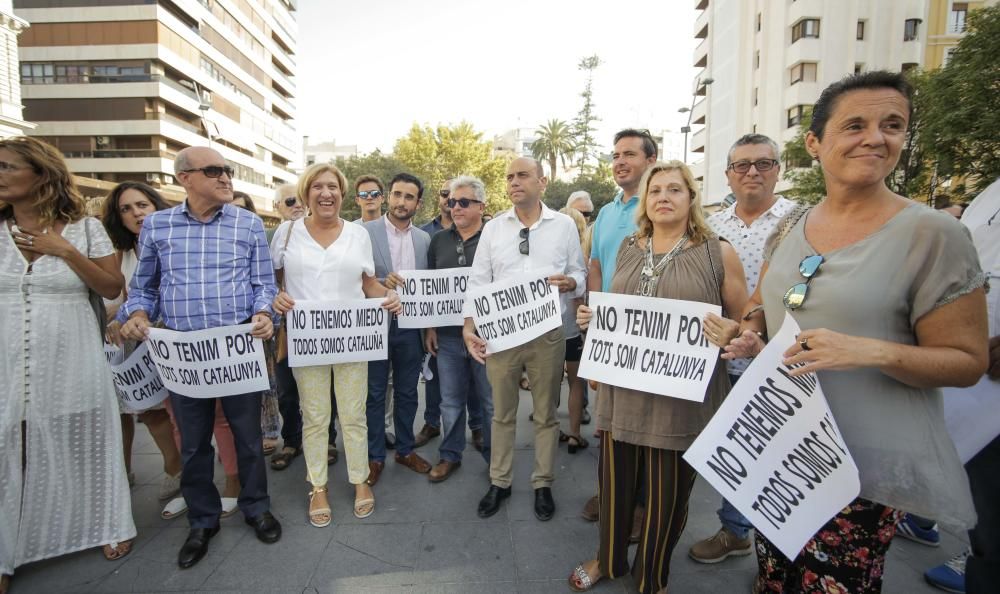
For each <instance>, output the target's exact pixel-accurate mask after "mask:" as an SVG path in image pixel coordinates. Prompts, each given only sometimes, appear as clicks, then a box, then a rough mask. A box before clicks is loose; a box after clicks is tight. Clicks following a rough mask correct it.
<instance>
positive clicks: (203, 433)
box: [118, 147, 281, 569]
mask: <svg viewBox="0 0 1000 594" xmlns="http://www.w3.org/2000/svg"><path fill="white" fill-rule="evenodd" d="M174 172H175V177H176V178H177V180H178V182H179V183H180V184H181V185H182V186H183V187H184V189H185V190H186V191H187V199H186V200H185V201H184V202H183V203H182V204H180V205H178V206H175V207H174V208H170V209H167V210H162V211H159V212H156V213H153V214H151V215H149V216H148V217H146V219H145V221H143V227H142V232H141V233H140V235H139V248H138V256H139V263H138V267H137V268H136V271H135V275H134V276H133V277H132V282H131V284H130V286H129V291H128V300H127V302H126V303H125V304H124V305H123V306H122V307H121V310H120V312H119V314H118V315H119V319H120V320H121V321H125V320H126V319H127V321H126V322H125V324H124V326H122V335H123V336H125V337H126V338H129V339H133V340H144V339H145V338H146V334H147V331H148V328H149V325H150V319H157V318H158V317H159V318H160V319H162V320H163V323H164V324H165V325H166V327H167V328H170V329H172V330H179V331H182V332H186V331H192V330H203V329H205V328H215V327H219V326H232V325H236V324H243V323H246V322H248V321H252V322H253V330H252V331H251V334H252V335H253V336H256V337H258V338H261V339H268V338H270V337H271V333H272V330H273V328H272V325H271V302H272V300H273V299H274V297H275V293H276V289H275V284H274V268H273V267H272V265H271V254H270V252H269V251H268V247H267V238H266V236H265V234H264V225H263V223H262V222H261V220H260V218H259V217H258V216H257V215H255V214H253V213H251V212H249V211H246V210H243V209H240V208H236V207H235V206H232V205H231V204H229V203H230V202H232V200H233V187H232V174H233V170H232V168H230V167H229V166H228V165H226V162H225V160H224V159H223V157H222V155H220V154H219V153H218V152H216V151H214V150H212V149H210V148H206V147H190V148H186V149H184V150H182V151H181V152H179V153H178V154H177V158H176V160H175V161H174ZM170 401H171V404H172V406H173V409H174V414H175V418H176V420H177V425H178V427H177V428H178V430H179V431H180V434H181V456H182V460H183V464H184V466H183V471H182V475H181V492H182V494H183V495H184V499H185V500H186V501H187V504H188V509H189V513H188V521H189V523H190V526H191V531H190V533H189V534H188V538H187V540H186V541H185V543H184V546H182V547H181V550H180V553H179V555H178V559H177V562H178V565H180V567H181V568H182V569H186V568H188V567H192V566H193V565H195V564H196V563H197V562H198V561H200V560H201V558H202V557H204V556H205V553H207V552H208V542H209V540H210V539H211V538H212V536H214V535H215V533H216V532H218V530H219V517H220V515H221V513H222V502H221V500H220V498H219V491H218V489H216V488H215V484H214V483H213V482H212V479H213V476H212V474H213V467H214V461H213V450H212V445H211V439H212V426H213V424H214V420H215V405H216V402H215V399H214V398H189V397H187V396H181V395H180V394H174V393H171V395H170ZM260 406H261V394H260V392H255V393H251V394H243V395H238V396H229V397H226V398H223V399H222V409H223V411H224V412H225V414H226V419H227V420H228V421H229V426H230V428H231V429H232V431H233V436H234V438H235V439H234V441H235V442H236V451H237V457H238V463H239V474H240V486H241V491H240V496H239V506H240V510H241V511H242V512H243V515H244V516H245V517H246V521H247V523H248V524H250V525H251V526H253V527H254V530H255V531H256V533H257V538H259V539H260V540H261V541H263V542H266V543H273V542H277V540H278V539H279V538H281V525H280V524H279V523H278V521H277V520H276V519H275V518H274V516H273V515H271V512H270V507H271V500H270V497H269V496H268V494H267V475H266V473H265V469H264V452H263V447H262V445H261V432H260Z"/></svg>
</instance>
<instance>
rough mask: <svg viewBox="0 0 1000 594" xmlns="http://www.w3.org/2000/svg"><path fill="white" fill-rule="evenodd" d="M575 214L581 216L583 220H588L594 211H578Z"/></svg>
mask: <svg viewBox="0 0 1000 594" xmlns="http://www.w3.org/2000/svg"><path fill="white" fill-rule="evenodd" d="M577 212H579V213H580V214H582V215H583V218H585V219H588V220H589V219H590V217H592V216H593V215H594V211H592V210H580V211H577Z"/></svg>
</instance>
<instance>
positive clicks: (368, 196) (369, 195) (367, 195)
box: [358, 190, 382, 200]
mask: <svg viewBox="0 0 1000 594" xmlns="http://www.w3.org/2000/svg"><path fill="white" fill-rule="evenodd" d="M381 197H382V190H372V191H370V192H369V191H365V190H362V191H360V192H358V198H361V199H362V200H377V199H379V198H381Z"/></svg>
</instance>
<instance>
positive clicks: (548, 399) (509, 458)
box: [486, 327, 566, 489]
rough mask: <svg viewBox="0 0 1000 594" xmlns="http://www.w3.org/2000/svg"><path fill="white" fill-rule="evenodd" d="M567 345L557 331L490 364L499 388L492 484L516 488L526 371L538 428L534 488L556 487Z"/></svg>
mask: <svg viewBox="0 0 1000 594" xmlns="http://www.w3.org/2000/svg"><path fill="white" fill-rule="evenodd" d="M565 358H566V340H565V338H564V335H563V330H562V328H561V327H560V328H556V329H554V330H551V331H549V332H547V333H545V334H543V335H541V336H539V337H538V338H535V339H534V340H532V341H531V342H528V343H526V344H523V345H521V346H518V347H514V348H512V349H508V350H506V351H501V352H499V353H493V354H492V355H490V356H489V357H488V358H487V359H486V374H487V376H488V377H489V378H490V385H492V386H493V436H492V439H491V447H492V454H491V456H490V482H491V483H492V484H494V485H496V486H498V487H502V488H506V487H509V486H510V483H511V478H512V474H513V465H514V436H515V429H516V426H517V405H518V400H519V393H518V390H519V386H518V383H519V382H520V380H521V368H522V367H523V368H524V369H525V370H526V371H527V373H528V381H529V382H531V398H532V402H533V407H534V409H533V418H534V425H535V468H534V470H533V471H532V473H531V486H532V488H533V489H538V488H541V487H548V486H551V485H552V480H553V466H554V464H555V457H556V449H557V448H558V447H559V422H558V421H557V420H556V402H557V401H558V399H559V388H560V385H561V384H562V376H563V363H564V361H565Z"/></svg>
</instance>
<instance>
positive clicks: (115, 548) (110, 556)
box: [104, 539, 132, 561]
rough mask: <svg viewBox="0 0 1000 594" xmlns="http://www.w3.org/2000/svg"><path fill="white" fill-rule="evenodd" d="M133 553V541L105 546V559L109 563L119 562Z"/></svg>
mask: <svg viewBox="0 0 1000 594" xmlns="http://www.w3.org/2000/svg"><path fill="white" fill-rule="evenodd" d="M131 552H132V540H131V539H129V540H125V541H122V542H116V543H112V544H106V545H104V558H105V559H107V560H108V561H117V560H119V559H121V558H123V557H125V556H126V555H128V554H129V553H131Z"/></svg>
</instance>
